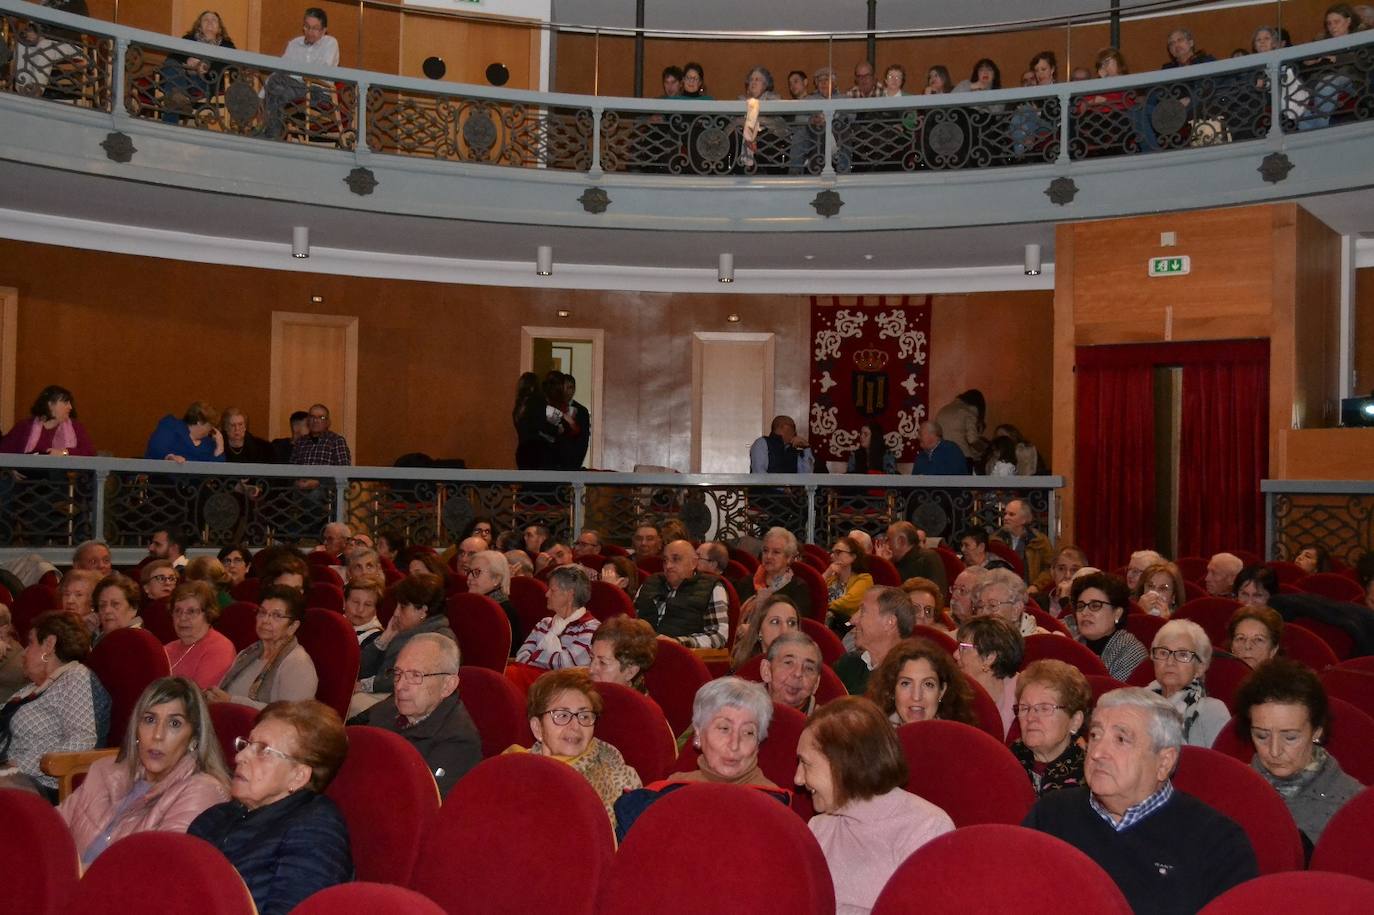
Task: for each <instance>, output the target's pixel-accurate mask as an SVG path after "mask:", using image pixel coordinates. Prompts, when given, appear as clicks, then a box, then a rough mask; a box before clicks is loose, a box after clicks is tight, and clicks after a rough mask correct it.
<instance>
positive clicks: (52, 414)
mask: <svg viewBox="0 0 1374 915" xmlns="http://www.w3.org/2000/svg"><path fill="white" fill-rule="evenodd" d="M0 453H4V454H50V455H54V456H56V457H65V456H66V455H69V454H73V455H80V456H83V457H91V456H93V455H94V454H95V446H94V445H92V444H91V439H90V436H88V435H87V434H86V427H85V426H83V425H81V423H79V422H77V421H76V401H74V400H73V399H72V392H71V391H68V390H67V389H66V388H64V387H61V386H59V385H55V384H50V385H48V386H47V387H46V388H44V389H43V390H42V391H40V392H39V393H38V397H37V398H35V399H34V402H33V406H31V407H29V418H28V419H27V420H25V421H21V422H17V423H15V424H14V428H12V429H10V431H9V433H8V434H6V435H5V437H4V438H3V439H0Z"/></svg>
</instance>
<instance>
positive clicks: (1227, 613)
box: [1146, 597, 1240, 647]
mask: <svg viewBox="0 0 1374 915" xmlns="http://www.w3.org/2000/svg"><path fill="white" fill-rule="evenodd" d="M1239 606H1240V601H1237V600H1232V599H1231V598H1229V597H1197V598H1194V599H1193V600H1190V601H1186V602H1185V603H1184V604H1183V605H1182V606H1180V607H1179V608H1178V610H1176V611H1175V612H1174V616H1175V617H1176V618H1178V619H1181V620H1192V621H1193V622H1195V623H1197V624H1198V625H1199V626H1201V627H1202V630H1203V632H1206V633H1207V638H1209V639H1211V640H1212V644H1213V645H1216V646H1217V647H1221V646H1223V645H1225V644H1226V643H1227V634H1226V624H1227V623H1229V622H1230V621H1231V615H1232V614H1233V613H1235V612H1236V608H1237V607H1239ZM1146 644H1149V643H1148V642H1147V643H1146Z"/></svg>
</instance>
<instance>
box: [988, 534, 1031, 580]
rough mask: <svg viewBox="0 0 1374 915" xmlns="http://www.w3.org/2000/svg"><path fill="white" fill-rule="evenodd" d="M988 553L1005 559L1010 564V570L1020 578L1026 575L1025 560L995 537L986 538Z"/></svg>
mask: <svg viewBox="0 0 1374 915" xmlns="http://www.w3.org/2000/svg"><path fill="white" fill-rule="evenodd" d="M988 553H990V554H991V555H993V556H996V557H997V558H999V559H1002V560H1005V561H1006V562H1007V563H1008V564H1009V565H1010V566H1011V570H1012V571H1013V572H1015V573H1016V574H1017V575H1019V576H1020V577H1021V578H1025V577H1026V563H1025V561H1024V560H1023V559H1022V558H1021V557H1020V555H1019V554H1018V553H1017V552H1016V551H1015V550H1013V549H1012V548H1011V547H1009V546H1007V545H1006V544H1005V543H1003V542H1002V541H1000V540H997V539H990V540H988Z"/></svg>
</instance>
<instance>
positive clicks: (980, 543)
mask: <svg viewBox="0 0 1374 915" xmlns="http://www.w3.org/2000/svg"><path fill="white" fill-rule="evenodd" d="M989 539H990V538H989V537H988V532H987V530H986V529H984V528H981V527H966V528H964V529H963V530H962V531H960V532H959V534H958V541H959V558H961V559H963V561H964V566H965V567H966V568H970V569H982V570H983V571H985V572H991V571H993V570H994V569H1005V570H1007V571H1011V563H1009V562H1007V561H1006V560H1005V559H1003V558H1002V557H1001V556H998V555H997V554H996V553H992V552H989V550H988V541H989Z"/></svg>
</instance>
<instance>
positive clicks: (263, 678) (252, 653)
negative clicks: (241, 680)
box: [219, 636, 297, 702]
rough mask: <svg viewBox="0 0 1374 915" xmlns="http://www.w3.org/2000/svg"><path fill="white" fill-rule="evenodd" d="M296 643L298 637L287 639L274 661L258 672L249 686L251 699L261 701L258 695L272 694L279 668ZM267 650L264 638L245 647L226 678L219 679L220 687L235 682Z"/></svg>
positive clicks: (222, 687) (293, 649) (294, 648)
mask: <svg viewBox="0 0 1374 915" xmlns="http://www.w3.org/2000/svg"><path fill="white" fill-rule="evenodd" d="M296 645H297V642H296V637H295V636H292V637H291V638H290V639H288V640H287V642H286V644H285V645H283V646H282V650H281V651H279V652H277V656H276V657H275V658H273V659H272V663H270V664H264V665H263V668H262V670H261V671H259V673H258V676H257V679H255V680H254V681H253V683H252V685H251V686H249V687H248V698H249V699H252V700H253V701H254V702H258V701H260V700H259V699H258V696H260V695H264V694H266V695H268V696H270V695H272V687H273V686H274V685H275V681H276V679H277V668H278V667H280V666H281V662H282V661H284V660H285V659H286V656H287V655H289V654H290V653H291V652H293V651H295V650H296ZM265 650H266V649H265V646H264V645H263V643H262V640H261V639H259V640H258V641H256V642H254V643H253V644H252V645H249V646H248V647H247V648H245V649H243V651H240V652H239V656H238V657H237V658H235V659H234V663H233V664H231V665H229V671H228V672H227V673H226V674H225V675H224V679H222V680H220V681H219V685H220V688H221V689H225V688H227V687H228V685H229V684H230V683H233V682H234V680H235V678H237V677H238V675H239V674H241V673H243V671H244V669H245V668H247V667H248V666H249V665H250V664H252V663H253V662H254V661H258V660H261V659H262V656H263V653H264V652H265Z"/></svg>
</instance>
